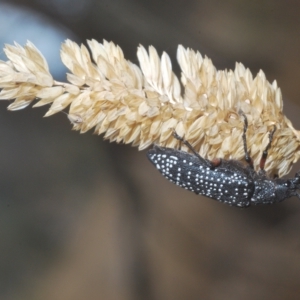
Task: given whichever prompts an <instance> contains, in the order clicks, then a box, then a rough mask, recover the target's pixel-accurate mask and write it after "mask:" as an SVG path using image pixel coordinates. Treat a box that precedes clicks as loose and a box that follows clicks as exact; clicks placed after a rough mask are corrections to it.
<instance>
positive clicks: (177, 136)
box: [173, 129, 215, 169]
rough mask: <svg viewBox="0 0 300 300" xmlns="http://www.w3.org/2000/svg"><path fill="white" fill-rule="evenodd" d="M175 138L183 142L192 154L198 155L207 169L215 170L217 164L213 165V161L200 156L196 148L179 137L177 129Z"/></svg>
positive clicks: (174, 133) (174, 134) (174, 132)
mask: <svg viewBox="0 0 300 300" xmlns="http://www.w3.org/2000/svg"><path fill="white" fill-rule="evenodd" d="M173 136H174V138H175V139H177V140H178V141H180V142H182V143H183V144H184V145H186V146H187V147H188V148H189V149H190V150H191V152H192V153H193V154H194V155H196V156H197V157H198V158H199V160H200V161H201V162H202V163H203V164H205V165H206V166H207V167H209V168H210V169H212V168H214V167H215V164H214V163H212V162H211V161H209V160H208V159H205V158H203V157H202V156H200V155H199V153H198V152H197V151H196V150H195V149H194V147H193V146H192V145H191V144H190V143H189V142H188V141H187V140H186V139H185V138H183V137H182V136H179V135H178V134H177V132H176V131H175V129H173Z"/></svg>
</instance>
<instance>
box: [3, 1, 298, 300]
mask: <svg viewBox="0 0 300 300" xmlns="http://www.w3.org/2000/svg"><path fill="white" fill-rule="evenodd" d="M299 16H300V2H299V1H291V0H281V1H279V0H272V1H271V0H256V1H241V0H229V1H217V0H212V1H206V0H197V1H196V0H173V1H171V0H165V1H163V0H154V1H146V0H139V1H138V0H86V1H81V0H73V1H72V0H47V1H46V0H31V1H29V0H27V1H26V0H24V1H22V0H10V1H7V2H5V1H0V42H1V48H2V47H3V44H4V43H12V42H13V41H17V42H19V43H21V44H24V43H25V42H26V40H27V39H28V40H31V41H32V42H33V43H35V44H36V45H37V47H38V48H39V49H40V50H41V51H42V52H43V54H44V55H45V56H46V57H47V60H48V62H49V65H50V68H51V70H52V73H53V74H54V76H55V78H56V79H59V80H63V79H64V76H65V75H64V74H65V71H66V70H65V69H64V68H63V66H62V65H61V63H60V59H59V48H60V44H61V42H62V41H63V40H64V39H66V38H71V39H73V40H75V41H77V42H83V43H85V40H86V39H91V38H94V39H97V40H99V41H101V40H102V39H107V40H112V41H114V42H115V43H117V44H119V45H120V46H121V48H122V49H123V50H124V52H125V56H126V57H127V58H128V59H130V60H132V61H133V62H135V63H137V59H136V48H137V46H138V44H140V43H141V44H143V45H144V46H148V45H150V44H152V45H154V46H155V47H156V48H157V49H158V51H159V52H161V51H167V52H168V53H169V54H170V55H171V56H172V59H173V64H174V68H175V70H177V72H178V67H177V65H176V62H175V54H176V48H177V45H178V44H183V45H184V46H186V47H191V48H194V49H198V50H200V51H201V53H202V54H206V55H208V56H209V57H211V58H212V59H213V62H214V63H215V65H216V67H217V68H219V69H223V68H234V64H235V61H241V62H243V63H244V64H245V65H246V66H247V67H249V68H250V69H251V70H252V72H253V73H255V74H256V73H257V72H258V70H259V69H260V68H262V69H263V70H264V71H265V73H266V75H267V78H268V80H269V81H273V80H274V79H277V81H278V83H279V86H280V87H281V88H282V92H283V96H284V103H285V108H284V110H285V113H286V114H287V115H288V117H289V118H290V119H291V120H292V121H293V124H294V125H295V127H296V128H300V119H299V104H300V102H299V79H300V68H299V66H300V17H299ZM1 59H5V57H4V55H3V53H2V52H1ZM7 105H8V103H7V102H6V101H3V102H1V103H0V141H1V142H0V299H4V300H15V299H22V300H24V299H25V300H26V299H30V300H32V299H38V300H39V299H43V300H52V299H56V300H71V299H72V300H81V299H92V300H94V299H95V300H98V299H101V300H102V299H103V300H119V299H120V300H141V299H146V300H160V299H163V300H168V299H172V300H177V299H178V300H181V299H189V300H193V299H208V300H209V299H216V300H219V299H220V300H221V299H222V300H227V299H230V300H235V299H245V300H248V299H249V300H250V299H251V300H252V299H258V300H259V299H273V300H276V299H299V298H300V296H299V295H300V202H299V200H297V199H290V200H288V201H286V202H284V203H281V204H278V205H273V206H265V207H263V206H261V207H251V208H249V209H244V210H240V209H236V208H231V207H227V206H225V205H223V204H220V203H218V202H215V201H213V200H210V199H207V198H202V197H199V196H196V195H194V194H192V193H189V192H187V191H185V190H183V189H180V188H178V187H176V186H175V185H172V184H171V183H169V182H168V181H166V180H165V179H164V178H163V177H162V176H161V175H160V174H159V173H158V172H157V170H155V169H154V168H153V166H152V165H151V164H150V163H149V162H148V161H147V159H146V156H145V151H144V152H138V151H137V149H136V148H132V147H130V146H129V145H117V144H110V143H108V142H107V141H103V139H102V137H98V136H95V135H92V132H90V133H87V134H84V135H80V134H79V133H78V132H74V131H71V125H70V124H69V122H68V120H67V118H66V116H65V115H64V114H62V113H61V114H57V115H55V116H53V117H50V118H46V119H43V118H42V116H43V114H44V113H45V112H46V109H47V108H39V109H31V108H27V109H26V110H24V111H19V112H8V111H7V110H6V107H7ZM299 166H300V165H299V164H298V168H299ZM296 169H297V166H295V170H296ZM293 175H294V171H293V172H292V174H291V176H293Z"/></svg>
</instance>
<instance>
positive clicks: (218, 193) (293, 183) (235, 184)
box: [147, 113, 300, 207]
mask: <svg viewBox="0 0 300 300" xmlns="http://www.w3.org/2000/svg"><path fill="white" fill-rule="evenodd" d="M242 115H243V117H244V132H243V144H244V151H245V160H246V162H247V163H248V164H247V165H244V164H243V163H242V162H240V161H237V160H222V159H215V160H212V161H210V160H207V159H204V158H203V157H201V156H200V155H199V154H198V153H197V152H196V151H195V150H194V148H193V147H192V146H191V144H190V143H189V142H188V141H186V140H185V139H184V138H182V137H180V136H178V135H177V134H176V132H175V131H174V132H173V135H174V137H175V138H176V139H178V140H180V141H181V142H182V143H183V144H185V145H186V146H187V147H188V148H189V149H190V150H191V152H192V153H193V154H190V153H187V152H185V151H182V150H176V149H172V148H165V147H158V146H154V147H153V148H152V149H150V150H149V151H148V153H147V156H148V158H149V160H150V161H151V162H152V163H153V164H154V166H155V167H156V169H158V170H159V172H160V173H161V174H162V175H163V176H165V177H166V178H167V179H168V180H170V181H171V182H173V183H175V184H176V185H178V186H180V187H182V188H185V189H187V190H190V191H192V192H194V193H196V194H200V195H204V196H206V197H209V198H212V199H215V200H218V201H220V202H223V203H226V204H229V205H232V206H237V207H248V206H250V205H251V204H254V205H257V204H272V203H277V202H281V201H283V200H285V199H287V198H290V197H292V196H297V197H298V198H300V194H299V192H298V191H297V190H298V189H300V172H298V173H296V175H295V177H294V178H291V179H280V178H274V179H271V178H269V177H268V176H267V175H266V172H265V170H264V165H265V162H266V159H267V155H268V150H269V148H270V147H271V143H272V139H273V135H274V133H275V131H276V127H275V126H274V129H273V131H271V132H270V134H269V143H268V145H267V147H266V149H265V150H264V152H263V154H262V158H261V161H260V171H259V172H256V171H255V170H254V168H253V162H252V159H251V157H250V156H249V153H248V151H247V143H246V131H247V127H248V122H247V118H246V115H245V114H243V113H242Z"/></svg>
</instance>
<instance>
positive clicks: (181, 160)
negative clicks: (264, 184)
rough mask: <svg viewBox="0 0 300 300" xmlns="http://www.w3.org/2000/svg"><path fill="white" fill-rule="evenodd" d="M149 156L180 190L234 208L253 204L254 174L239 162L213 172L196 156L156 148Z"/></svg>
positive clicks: (226, 163)
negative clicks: (251, 174)
mask: <svg viewBox="0 0 300 300" xmlns="http://www.w3.org/2000/svg"><path fill="white" fill-rule="evenodd" d="M147 155H148V158H149V159H150V161H151V162H152V163H153V164H154V165H155V167H156V168H157V169H158V170H159V171H160V173H161V174H162V175H163V176H164V177H166V178H167V179H168V180H170V181H171V182H173V183H175V184H176V185H178V186H180V187H183V188H185V189H187V190H190V191H192V192H194V193H196V194H200V195H203V196H206V197H210V198H212V199H215V200H218V201H220V202H224V203H226V204H229V205H233V206H239V207H246V206H249V205H250V203H251V197H252V195H253V192H254V183H253V180H252V178H251V176H249V175H250V173H251V170H249V169H247V168H245V167H244V166H243V165H241V164H240V163H239V162H237V161H221V164H220V165H219V166H217V167H215V168H214V169H211V168H210V167H208V164H207V165H206V164H205V163H203V162H202V161H201V160H200V159H199V158H198V157H197V156H196V155H193V154H189V153H187V152H184V151H180V150H174V149H169V148H161V147H157V146H156V147H154V148H153V149H150V150H149V151H148V154H147Z"/></svg>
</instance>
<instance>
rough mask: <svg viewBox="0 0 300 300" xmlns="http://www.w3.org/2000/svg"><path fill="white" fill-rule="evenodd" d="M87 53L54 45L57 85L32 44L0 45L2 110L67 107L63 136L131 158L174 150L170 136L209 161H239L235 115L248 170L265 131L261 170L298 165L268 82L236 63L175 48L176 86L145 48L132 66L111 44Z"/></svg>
mask: <svg viewBox="0 0 300 300" xmlns="http://www.w3.org/2000/svg"><path fill="white" fill-rule="evenodd" d="M88 46H89V48H90V51H91V55H90V52H89V51H88V49H87V48H86V47H85V46H84V45H81V46H79V45H77V44H76V43H74V42H72V41H70V40H66V41H65V43H63V45H62V49H61V59H62V61H63V63H64V64H65V65H66V67H67V68H68V69H69V70H70V73H68V74H67V80H68V83H64V82H58V81H55V80H54V79H53V77H52V76H51V74H50V72H49V68H48V65H47V62H46V60H45V58H44V57H43V55H42V54H41V53H40V52H39V51H38V49H37V48H36V47H35V46H34V45H33V44H32V43H30V42H27V44H26V45H25V46H24V47H21V46H20V45H18V44H15V45H14V46H12V45H6V46H5V48H4V52H5V54H6V56H7V58H8V59H9V60H8V61H7V62H4V61H0V88H1V89H2V90H1V92H0V99H1V100H12V99H14V101H13V102H12V103H11V104H10V105H9V106H8V109H9V110H19V109H23V108H25V107H27V106H28V105H29V104H30V103H31V102H32V101H34V100H37V102H36V103H35V104H34V107H37V106H43V105H49V104H50V105H51V106H50V108H49V110H48V112H47V113H46V115H45V116H51V115H53V114H55V113H57V112H60V111H63V110H66V109H68V112H67V114H68V118H69V120H70V121H71V123H72V124H73V129H75V130H79V131H80V132H82V133H84V132H86V131H88V130H90V129H92V128H94V130H95V133H96V134H102V133H104V138H105V139H108V140H110V141H116V142H118V143H120V142H123V143H132V144H133V145H134V146H138V147H139V149H140V150H142V149H145V148H147V147H149V146H150V145H151V144H157V145H160V146H165V147H170V148H178V147H179V146H180V143H179V141H178V140H176V139H175V138H174V137H173V135H172V132H173V130H175V131H176V132H177V134H178V135H180V136H184V137H185V139H186V140H188V141H189V142H190V143H191V144H192V145H193V147H194V148H195V150H196V151H197V152H199V154H200V155H201V156H203V157H206V158H209V159H212V158H216V157H218V158H224V159H237V160H242V159H243V158H244V150H243V143H242V132H243V127H244V123H243V117H242V116H241V115H240V113H239V112H240V111H241V110H242V111H243V112H244V113H245V114H246V116H247V119H248V123H249V128H248V131H247V143H248V148H249V151H250V154H251V157H252V158H253V160H254V165H255V168H256V169H258V166H259V161H260V158H261V155H262V151H263V150H264V148H265V147H266V145H267V144H268V141H269V132H270V131H271V130H272V129H273V128H274V126H275V125H276V128H277V130H276V133H275V135H274V139H273V142H272V147H271V149H270V150H269V156H268V160H267V163H266V167H265V169H266V171H267V172H268V173H269V174H271V173H274V174H278V175H279V176H283V175H285V174H287V173H288V172H289V171H290V169H291V167H292V165H293V164H294V163H295V162H296V161H297V160H298V159H299V155H300V133H299V131H297V130H295V129H294V128H293V126H292V124H291V122H290V121H289V120H288V119H287V118H286V117H285V116H284V114H283V112H282V108H283V102H282V95H281V91H280V89H279V88H278V86H277V82H276V81H274V82H273V83H272V84H271V83H269V82H268V81H267V79H266V76H265V74H264V73H263V71H259V73H258V74H257V75H256V77H253V75H252V74H251V72H250V70H249V69H246V68H245V67H244V66H243V65H242V64H241V63H237V64H236V66H235V69H234V70H233V71H232V70H224V71H218V70H216V68H215V67H214V65H213V63H212V61H211V60H210V59H209V58H207V57H202V55H201V54H200V53H199V52H195V51H193V50H191V49H189V48H187V49H186V48H184V47H183V46H181V45H180V46H178V50H177V61H178V63H179V66H180V68H181V79H180V80H179V79H178V77H177V76H176V75H175V74H174V73H173V71H172V63H171V60H170V57H169V56H168V54H167V53H165V52H163V54H162V56H161V57H159V55H158V53H157V51H156V50H155V48H154V47H153V46H150V47H149V49H148V51H147V50H146V49H145V48H144V47H143V46H141V45H140V46H139V47H138V51H137V57H138V60H139V63H140V67H139V66H137V65H135V64H133V63H132V62H130V61H128V60H126V59H125V58H124V55H123V52H122V50H121V48H120V47H118V46H116V45H115V44H114V43H112V42H107V41H103V43H99V42H97V41H95V40H91V41H88ZM182 148H183V149H184V150H186V151H188V149H187V148H185V147H184V146H183V145H182Z"/></svg>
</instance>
